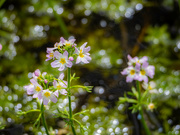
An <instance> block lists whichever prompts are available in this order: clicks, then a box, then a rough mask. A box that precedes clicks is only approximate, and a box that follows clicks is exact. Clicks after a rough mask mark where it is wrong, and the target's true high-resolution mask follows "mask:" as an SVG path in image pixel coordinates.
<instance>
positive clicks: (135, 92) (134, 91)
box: [132, 87, 139, 99]
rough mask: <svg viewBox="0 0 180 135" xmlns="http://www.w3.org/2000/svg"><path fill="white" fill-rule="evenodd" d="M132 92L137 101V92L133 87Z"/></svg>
mask: <svg viewBox="0 0 180 135" xmlns="http://www.w3.org/2000/svg"><path fill="white" fill-rule="evenodd" d="M132 92H133V93H134V95H135V96H136V98H137V99H138V97H139V96H138V92H137V91H136V89H135V88H134V87H132Z"/></svg>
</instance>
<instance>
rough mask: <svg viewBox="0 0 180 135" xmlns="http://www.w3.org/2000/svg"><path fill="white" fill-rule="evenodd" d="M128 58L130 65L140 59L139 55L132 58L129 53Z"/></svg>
mask: <svg viewBox="0 0 180 135" xmlns="http://www.w3.org/2000/svg"><path fill="white" fill-rule="evenodd" d="M127 58H128V60H129V61H128V65H129V66H132V65H134V64H136V63H138V61H139V59H138V57H134V58H132V57H131V56H130V55H129V54H128V56H127Z"/></svg>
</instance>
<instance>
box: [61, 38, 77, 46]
mask: <svg viewBox="0 0 180 135" xmlns="http://www.w3.org/2000/svg"><path fill="white" fill-rule="evenodd" d="M75 41H76V39H70V40H65V39H64V38H63V37H61V38H60V42H61V43H62V44H63V45H64V46H72V45H73V44H74V42H75Z"/></svg>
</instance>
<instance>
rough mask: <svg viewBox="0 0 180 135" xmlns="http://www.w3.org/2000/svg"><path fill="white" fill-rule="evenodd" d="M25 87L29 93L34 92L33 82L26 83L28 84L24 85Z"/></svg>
mask: <svg viewBox="0 0 180 135" xmlns="http://www.w3.org/2000/svg"><path fill="white" fill-rule="evenodd" d="M24 88H25V89H26V90H27V94H28V95H32V94H34V85H33V84H30V85H26V86H24Z"/></svg>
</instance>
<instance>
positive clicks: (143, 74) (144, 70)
mask: <svg viewBox="0 0 180 135" xmlns="http://www.w3.org/2000/svg"><path fill="white" fill-rule="evenodd" d="M154 69H155V68H154V66H149V65H148V63H147V62H144V63H143V65H142V67H141V70H140V71H139V74H138V80H139V81H144V82H146V83H147V82H148V77H147V76H149V77H150V78H153V76H154Z"/></svg>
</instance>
